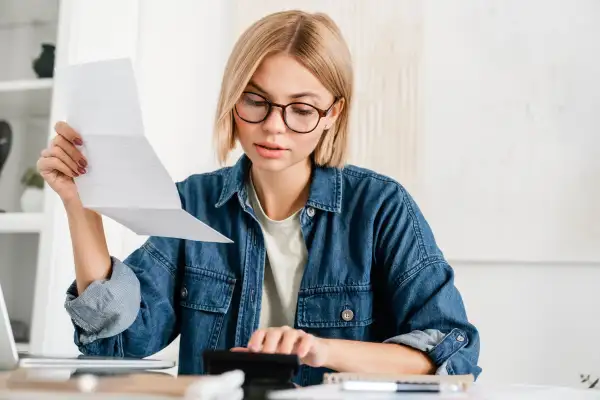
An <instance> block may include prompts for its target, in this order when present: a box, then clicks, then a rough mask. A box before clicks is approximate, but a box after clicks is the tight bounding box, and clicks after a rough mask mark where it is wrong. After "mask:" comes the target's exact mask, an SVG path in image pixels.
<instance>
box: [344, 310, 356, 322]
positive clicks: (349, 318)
mask: <svg viewBox="0 0 600 400" xmlns="http://www.w3.org/2000/svg"><path fill="white" fill-rule="evenodd" d="M342 319H343V320H344V321H352V320H353V319H354V311H352V310H350V309H346V310H344V311H342Z"/></svg>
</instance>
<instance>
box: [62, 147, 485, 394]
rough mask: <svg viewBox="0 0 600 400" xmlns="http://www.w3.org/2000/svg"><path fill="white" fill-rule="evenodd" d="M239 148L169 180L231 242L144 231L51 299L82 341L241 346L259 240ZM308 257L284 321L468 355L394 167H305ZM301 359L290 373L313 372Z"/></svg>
mask: <svg viewBox="0 0 600 400" xmlns="http://www.w3.org/2000/svg"><path fill="white" fill-rule="evenodd" d="M249 168H250V161H249V159H248V158H247V157H245V156H242V158H240V160H239V161H238V162H237V164H236V165H235V166H233V167H228V168H223V169H220V170H217V171H215V172H212V173H206V174H198V175H192V176H190V177H189V178H187V179H186V180H184V181H182V182H179V183H177V188H178V190H179V193H180V197H181V202H182V207H183V208H184V209H185V210H186V211H187V212H189V213H190V214H192V215H194V216H196V217H197V218H199V219H200V220H202V221H204V222H205V223H207V224H209V225H210V226H211V227H213V228H214V229H216V230H218V231H219V232H221V233H222V234H224V235H226V236H227V237H229V238H230V239H232V240H233V242H234V243H232V244H219V243H207V242H196V241H187V240H181V239H173V238H165V237H150V238H149V239H148V240H147V241H146V242H145V243H144V244H143V245H142V246H141V247H140V248H139V249H137V250H136V251H134V252H133V253H132V254H131V255H130V256H128V257H127V258H126V259H125V260H124V261H123V262H121V261H119V260H117V259H115V258H112V263H113V265H112V266H113V270H112V275H111V276H110V278H109V279H107V280H104V281H96V282H93V283H92V284H91V285H90V286H89V287H88V288H87V289H86V290H85V291H84V292H83V294H81V296H78V294H77V289H76V285H75V284H73V285H72V286H71V287H70V288H69V290H68V292H67V300H66V303H65V307H66V309H67V311H68V312H69V314H70V316H71V318H72V320H73V323H74V326H75V343H76V344H77V345H78V347H79V349H80V351H81V352H82V353H84V354H90V355H103V356H125V357H147V356H150V355H152V354H154V353H156V352H158V351H160V350H161V349H163V348H164V347H166V346H167V345H168V344H169V343H170V342H171V341H173V340H174V339H175V338H176V337H177V336H178V335H181V338H180V352H179V373H180V374H201V373H203V365H202V352H203V351H204V350H205V349H229V348H232V347H236V346H245V345H246V344H247V342H248V341H249V339H250V336H251V335H252V333H253V332H254V331H255V330H256V329H257V328H258V323H259V316H260V304H261V295H262V290H261V288H262V282H263V275H264V266H265V257H266V251H265V244H264V241H263V236H262V232H261V229H260V226H259V223H258V221H257V219H256V216H255V214H254V211H253V210H252V207H251V206H250V205H249V201H248V193H247V191H246V185H245V182H246V179H247V178H248V173H249ZM300 219H301V225H302V233H303V236H304V239H305V241H306V247H307V250H308V261H307V264H306V266H305V271H304V275H303V277H302V282H301V286H300V290H299V293H298V303H297V309H296V317H295V328H298V329H302V330H304V331H306V332H309V333H312V334H314V335H316V336H318V337H324V338H339V339H350V340H359V341H368V342H387V343H396V344H399V345H405V346H410V347H413V348H416V349H419V350H421V351H423V352H425V353H426V354H427V355H428V356H429V357H430V359H431V360H432V361H433V362H434V363H435V365H436V366H437V368H438V369H437V373H439V374H473V375H475V377H477V376H478V375H479V373H480V371H481V369H480V368H479V367H478V366H477V361H478V357H479V335H478V332H477V330H476V328H475V327H474V326H473V325H471V324H470V323H469V321H468V319H467V315H466V312H465V308H464V305H463V302H462V299H461V296H460V293H459V292H458V290H457V289H456V287H455V286H454V274H453V270H452V268H451V267H450V266H449V265H448V263H447V262H446V261H445V260H444V257H443V255H442V252H441V251H440V249H439V248H438V247H437V245H436V242H435V240H434V237H433V234H432V232H431V229H430V227H429V225H428V224H427V222H426V221H425V219H424V218H423V215H422V214H421V212H420V210H419V208H418V207H417V205H416V204H415V202H414V201H413V199H412V198H411V197H410V195H409V194H408V193H407V192H406V190H405V189H404V188H403V187H402V186H401V185H400V184H398V183H397V182H395V181H394V180H392V179H390V178H388V177H385V176H382V175H378V174H376V173H374V172H372V171H369V170H366V169H362V168H358V167H355V166H346V167H344V168H341V169H338V168H322V167H315V168H314V170H313V174H312V178H311V185H310V191H309V198H308V201H307V203H306V205H305V207H304V208H303V209H302V210H301V214H300ZM326 371H327V370H326V369H324V368H311V367H307V366H302V367H301V368H300V371H299V373H298V375H297V376H296V378H295V382H296V383H298V384H300V385H309V384H316V383H320V382H321V381H322V378H323V373H324V372H326Z"/></svg>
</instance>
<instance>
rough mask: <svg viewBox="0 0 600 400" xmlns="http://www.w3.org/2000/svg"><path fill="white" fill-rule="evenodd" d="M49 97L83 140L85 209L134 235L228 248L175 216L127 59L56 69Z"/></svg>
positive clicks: (202, 227)
mask: <svg viewBox="0 0 600 400" xmlns="http://www.w3.org/2000/svg"><path fill="white" fill-rule="evenodd" d="M55 91H56V93H57V99H58V101H60V102H62V105H63V106H64V109H65V111H66V122H67V123H68V124H69V125H71V126H72V127H73V128H74V129H75V130H76V131H77V132H79V134H80V135H81V136H82V138H83V142H84V144H83V147H82V152H83V153H84V155H85V156H86V158H87V160H88V165H89V166H88V168H87V173H86V174H84V175H81V176H80V177H78V178H76V184H77V187H78V189H79V195H80V197H81V200H82V202H83V205H84V206H85V207H86V208H90V209H92V210H95V211H97V212H98V213H100V214H103V215H105V216H107V217H109V218H111V219H114V220H115V221H117V222H119V223H121V224H123V225H125V226H126V227H128V228H129V229H131V230H132V231H134V232H136V233H138V234H140V235H154V236H166V237H174V238H181V239H188V240H198V241H205V242H223V243H225V242H231V240H229V239H228V238H227V237H225V236H223V235H222V234H220V233H219V232H217V231H215V230H214V229H212V228H210V227H209V226H207V225H206V224H204V223H203V222H201V221H199V220H198V219H197V218H195V217H193V216H192V215H190V214H189V213H187V212H186V211H185V210H183V209H182V208H181V201H180V199H179V194H178V191H177V188H176V186H175V183H174V182H173V180H172V179H171V177H170V176H169V174H168V172H167V170H166V169H165V168H164V166H163V165H162V163H161V162H160V160H159V158H158V156H157V155H156V153H155V152H154V150H153V149H152V146H151V145H150V143H149V142H148V140H147V139H146V137H145V135H144V126H143V122H142V112H141V108H140V102H139V99H138V92H137V85H136V81H135V76H134V72H133V68H132V65H131V62H130V61H129V60H128V59H116V60H108V61H100V62H94V63H86V64H79V65H72V66H68V67H64V68H61V69H58V70H57V73H56V77H55Z"/></svg>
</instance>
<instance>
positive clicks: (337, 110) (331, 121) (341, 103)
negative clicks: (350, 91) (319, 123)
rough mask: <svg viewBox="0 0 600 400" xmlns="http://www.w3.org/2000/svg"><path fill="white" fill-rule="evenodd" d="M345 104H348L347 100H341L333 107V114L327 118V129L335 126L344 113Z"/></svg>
mask: <svg viewBox="0 0 600 400" xmlns="http://www.w3.org/2000/svg"><path fill="white" fill-rule="evenodd" d="M345 104H346V101H345V99H344V98H341V99H339V100H338V101H337V102H336V103H335V104H334V105H333V108H332V109H331V112H330V113H329V115H328V116H327V118H328V121H327V129H330V128H331V127H332V126H333V124H335V121H337V119H338V117H339V116H340V114H341V113H342V110H343V109H344V106H345Z"/></svg>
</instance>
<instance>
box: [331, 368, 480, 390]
mask: <svg viewBox="0 0 600 400" xmlns="http://www.w3.org/2000/svg"><path fill="white" fill-rule="evenodd" d="M474 380H475V378H474V377H473V375H404V374H376V373H350V372H328V373H325V374H324V375H323V383H324V384H336V383H342V382H347V381H376V382H388V381H389V382H398V383H413V384H420V383H422V384H430V383H434V384H441V383H446V384H455V385H458V386H459V387H461V388H462V389H463V390H466V389H468V388H469V387H470V386H471V385H472V384H473V382H474Z"/></svg>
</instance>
